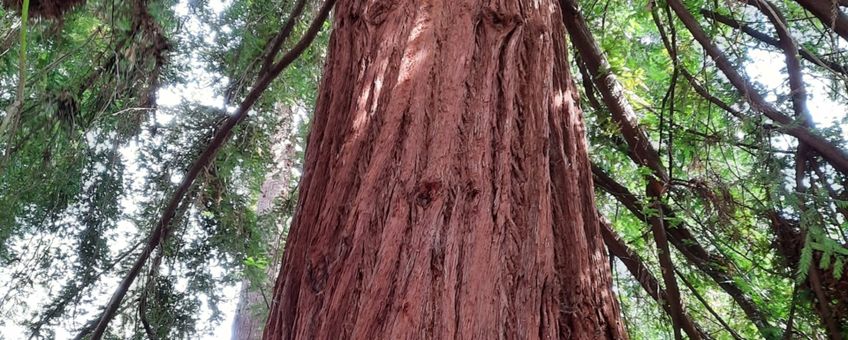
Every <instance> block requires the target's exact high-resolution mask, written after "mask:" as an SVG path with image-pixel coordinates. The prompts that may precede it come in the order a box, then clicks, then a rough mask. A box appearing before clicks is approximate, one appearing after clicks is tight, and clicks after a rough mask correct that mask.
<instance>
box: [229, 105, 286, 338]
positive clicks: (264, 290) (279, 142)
mask: <svg viewBox="0 0 848 340" xmlns="http://www.w3.org/2000/svg"><path fill="white" fill-rule="evenodd" d="M275 111H276V113H277V114H278V115H279V117H280V124H279V125H278V126H277V132H276V133H275V135H274V138H273V139H272V144H273V145H271V154H272V159H273V168H272V169H271V171H269V172H268V174H267V175H266V177H265V181H264V182H263V183H262V186H261V187H260V189H259V191H260V195H259V200H258V202H257V204H256V214H257V215H258V216H260V217H261V216H267V215H269V214H274V213H275V212H274V208H275V207H276V201H277V199H278V198H286V195H289V194H290V193H291V184H290V183H291V182H292V180H293V179H292V173H291V170H292V168H294V167H295V164H296V163H295V161H296V157H297V156H296V155H295V149H294V144H295V140H294V139H295V134H296V128H294V126H293V125H294V122H293V112H292V110H291V108H289V107H288V106H287V105H284V104H281V103H278V104H276V105H275ZM271 216H272V217H277V218H271V219H270V221H266V223H268V225H266V227H270V228H269V229H268V230H267V235H266V241H267V249H268V255H269V256H268V257H269V258H268V260H269V262H270V263H269V265H268V268H267V269H266V273H267V274H268V276H267V278H268V279H267V280H265V281H266V282H262V283H261V286H259V287H254V284H252V283H251V282H250V279H249V278H247V277H245V278H243V279H242V281H241V289H239V301H238V305H237V307H236V313H235V315H234V317H233V327H232V333H231V337H230V339H231V340H258V339H260V338H262V328H263V326H264V325H265V320H266V319H267V316H268V314H267V312H268V309H267V306H268V305H267V304H268V303H269V300H270V296H267V295H269V294H270V292H271V289H273V287H274V282H273V280H272V279H271V278H272V277H273V275H274V273H276V272H277V271H278V270H279V264H280V263H279V262H280V261H279V259H280V256H279V255H280V254H279V251H280V250H281V249H280V248H281V247H280V244H281V242H280V240H281V239H282V237H281V235H283V234H284V233H285V230H286V227H287V226H286V225H284V223H285V216H273V215H271ZM279 217H283V218H282V219H280V218H279Z"/></svg>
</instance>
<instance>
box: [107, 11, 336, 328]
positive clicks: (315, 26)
mask: <svg viewBox="0 0 848 340" xmlns="http://www.w3.org/2000/svg"><path fill="white" fill-rule="evenodd" d="M334 3H335V0H326V1H325V2H324V5H323V7H322V8H321V10H320V11H319V12H318V15H317V16H316V18H315V19H314V20H313V21H312V24H311V25H310V26H309V28H308V30H307V31H306V33H305V34H304V35H303V37H302V38H301V39H300V41H298V43H297V44H296V45H295V46H294V47H293V48H292V49H291V51H289V52H288V53H286V54H285V55H284V56H283V57H282V58H281V59H280V60H279V61H278V62H277V63H275V64H273V65H272V66H271V67H270V68H269V69H268V72H267V73H263V74H260V76H259V79H257V81H256V84H255V85H254V86H253V88H252V89H251V90H250V92H249V93H248V94H247V96H246V97H245V99H244V100H243V101H242V102H241V104H240V105H239V107H238V109H236V111H235V112H234V113H233V114H232V116H230V117H229V118H228V119H227V120H226V121H225V122H224V124H223V125H222V126H221V128H220V129H219V130H218V131H217V132H216V133H215V136H214V137H213V138H212V141H211V142H210V143H209V145H208V146H207V147H206V149H205V150H203V152H202V153H201V154H200V156H199V157H198V158H197V159H196V160H195V161H194V163H193V164H192V165H191V168H189V170H188V172H187V173H186V174H185V177H184V178H183V181H182V182H181V183H180V185H179V186H178V187H177V189H176V191H175V192H174V193H173V195H172V196H171V199H170V200H169V202H168V205H167V206H166V207H165V210H164V211H163V213H162V216H161V218H160V220H159V222H158V223H157V224H156V226H155V227H154V228H153V231H152V232H151V234H150V237H149V238H148V240H147V243H146V245H145V247H144V249H143V250H142V252H141V254H139V257H138V259H136V261H135V263H134V264H133V266H132V268H131V269H130V271H129V272H128V273H127V275H126V276H125V277H124V279H123V280H122V281H121V284H120V285H119V286H118V289H117V290H116V291H115V293H114V294H113V295H112V298H111V299H110V301H109V303H108V304H107V306H106V309H105V310H104V311H103V314H102V315H101V317H100V321H99V322H98V323H97V326H96V328H95V329H94V331H93V332H92V336H91V339H92V340H100V338H101V337H102V336H103V333H104V332H105V331H106V327H107V326H108V324H109V322H110V321H111V320H112V318H114V316H115V313H116V312H117V310H118V307H119V306H120V305H121V301H122V300H123V297H124V295H126V293H127V291H128V290H129V288H130V286H131V285H132V283H133V282H134V281H135V278H136V277H137V276H138V274H139V272H140V271H141V268H142V267H143V266H144V263H145V262H147V259H148V258H149V257H150V255H151V253H152V252H153V250H154V249H156V247H158V246H159V243H160V241H161V239H162V237H163V236H164V235H165V233H166V232H167V229H168V227H169V226H170V223H171V219H172V218H173V217H174V215H175V212H176V210H177V206H178V205H179V203H180V201H182V199H183V197H184V196H185V194H186V193H187V192H188V190H189V188H191V186H192V184H193V183H194V180H195V179H196V178H197V175H198V174H199V173H200V171H201V170H202V169H203V168H205V167H206V166H207V165H208V164H209V163H210V162H211V161H212V159H213V158H214V156H215V154H216V153H217V152H218V150H219V149H220V148H221V146H222V145H223V144H224V142H226V140H227V139H228V138H229V135H230V133H231V132H232V130H233V128H235V126H236V125H238V124H239V123H240V122H241V121H242V120H244V118H245V117H246V116H247V114H248V111H249V110H250V108H251V107H252V106H253V104H255V103H256V101H257V100H258V99H259V97H260V96H261V95H262V93H263V92H264V91H265V90H266V89H267V88H268V86H269V85H270V84H271V82H272V81H273V80H274V79H276V78H277V76H279V74H280V73H281V72H282V71H283V69H285V68H286V67H287V66H288V65H289V64H291V63H292V62H293V61H294V60H295V59H297V57H298V56H300V54H301V53H303V51H304V50H306V48H307V47H308V46H309V45H310V44H311V43H312V41H313V40H314V39H315V37H316V36H317V35H318V32H319V31H320V30H321V27H322V26H323V24H324V21H325V20H326V19H327V17H328V15H329V13H330V10H331V9H332V7H333V4H334ZM268 57H270V58H274V57H275V56H268Z"/></svg>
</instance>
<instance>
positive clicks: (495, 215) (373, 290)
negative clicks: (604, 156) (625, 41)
mask: <svg viewBox="0 0 848 340" xmlns="http://www.w3.org/2000/svg"><path fill="white" fill-rule="evenodd" d="M335 15H336V20H335V22H334V25H335V27H334V32H333V36H332V38H331V41H330V54H329V57H328V61H327V66H325V76H324V79H323V80H322V86H321V91H320V94H319V98H318V102H317V106H316V112H315V119H314V123H313V131H312V133H311V135H310V138H309V145H308V150H307V156H306V165H305V172H304V177H303V180H302V183H301V196H300V202H299V204H298V210H297V212H296V217H295V220H294V222H293V225H292V229H291V232H290V234H289V235H290V236H289V240H288V244H287V248H286V250H287V251H286V255H285V260H284V269H283V270H282V271H281V273H280V276H279V277H278V279H277V282H276V285H277V286H276V289H275V293H274V301H273V306H272V311H271V315H270V318H269V320H268V324H267V326H266V330H265V338H267V339H282V338H285V339H337V338H353V339H374V338H385V339H412V338H415V339H419V338H443V339H451V338H453V339H475V338H479V339H490V338H522V339H525V338H569V339H598V338H623V337H625V336H624V334H623V331H622V326H621V324H620V322H619V319H618V314H619V313H618V307H617V302H616V300H615V299H614V297H613V296H612V292H611V280H610V276H609V267H608V262H607V260H606V254H605V253H604V250H603V245H602V242H603V241H602V239H601V236H600V233H599V229H598V218H597V215H596V210H595V207H594V203H593V199H594V196H593V188H592V185H591V172H590V168H589V162H588V155H587V153H586V142H585V140H584V139H585V137H584V131H583V129H584V128H583V125H582V118H581V113H580V110H579V108H578V107H577V104H576V103H577V101H576V97H575V96H576V91H575V89H574V87H573V86H574V85H573V84H572V82H571V76H570V73H569V70H568V63H567V60H566V59H565V58H566V47H565V41H564V30H563V28H562V25H561V22H560V13H559V9H558V5H557V4H556V2H554V1H543V0H536V1H482V0H464V1H447V0H445V1H430V2H427V3H423V4H422V3H416V2H413V1H348V2H342V3H340V4H339V5H338V6H337V8H336V13H335Z"/></svg>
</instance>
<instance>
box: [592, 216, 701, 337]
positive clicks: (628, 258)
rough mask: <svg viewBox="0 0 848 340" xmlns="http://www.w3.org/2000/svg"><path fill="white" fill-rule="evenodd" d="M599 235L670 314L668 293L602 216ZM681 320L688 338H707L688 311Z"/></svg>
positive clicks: (631, 273) (647, 291)
mask: <svg viewBox="0 0 848 340" xmlns="http://www.w3.org/2000/svg"><path fill="white" fill-rule="evenodd" d="M601 235H602V236H603V237H604V243H605V244H606V245H607V249H609V252H610V254H611V255H612V256H615V257H617V258H618V259H619V260H621V262H622V263H624V266H625V267H627V271H629V272H630V275H633V278H635V279H636V281H637V282H639V284H640V285H641V286H642V289H644V290H645V292H646V293H648V295H650V296H651V297H652V298H653V299H654V301H656V302H657V303H658V304H659V305H660V306H661V307H662V308H663V310H665V312H666V313H667V314H669V315H671V313H673V311H672V310H671V308H670V307H669V305H668V294H667V293H666V291H665V290H664V289H662V288H661V287H660V284H659V282H658V281H657V278H656V277H654V275H653V274H651V270H650V269H648V266H646V265H645V263H644V262H643V261H642V259H641V258H640V257H639V255H638V254H636V252H634V251H633V250H632V249H630V247H629V246H628V245H627V243H626V242H624V240H622V239H621V238H619V237H618V235H616V233H615V231H614V230H612V227H611V226H610V225H609V222H607V221H606V220H605V219H603V218H602V219H601ZM681 321H682V322H681V325H682V326H683V331H685V332H686V334H687V335H689V337H690V338H692V339H698V338H709V336H707V335H706V334H705V333H704V331H703V330H702V329H701V327H699V326H698V325H697V324H696V323H695V322H694V321H692V317H691V316H689V314H688V313H686V312H684V313H683V318H682V320H681Z"/></svg>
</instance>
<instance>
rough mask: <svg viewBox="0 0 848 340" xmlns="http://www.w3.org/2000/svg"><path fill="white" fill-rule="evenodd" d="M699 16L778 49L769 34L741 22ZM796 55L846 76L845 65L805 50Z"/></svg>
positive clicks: (714, 14)
mask: <svg viewBox="0 0 848 340" xmlns="http://www.w3.org/2000/svg"><path fill="white" fill-rule="evenodd" d="M843 1H848V0H843ZM701 15H703V16H704V17H706V18H708V19H712V20H715V21H716V22H719V23H722V24H724V25H726V26H728V27H733V28H735V29H738V30H739V31H741V32H743V33H745V34H747V35H749V36H751V37H752V38H754V39H757V40H759V41H761V42H763V43H766V44H768V45H771V46H774V47H778V48H779V47H780V41H778V40H777V39H775V38H773V37H772V36H770V35H769V34H767V33H764V32H760V31H758V30H756V29H754V28H752V27H751V26H748V25H746V24H744V23H742V22H740V21H738V20H736V19H733V18H731V17H729V16H726V15H722V14H719V13H717V12H713V11H710V10H708V9H701ZM798 54H799V55H801V58H804V60H807V61H809V62H811V63H813V64H816V65H819V66H821V67H824V68H827V69H829V70H831V71H834V72H838V73H841V74H843V75H848V67H846V66H845V65H842V64H840V63H837V62H835V61H832V60H827V59H823V58H820V57H818V56H816V55H815V54H813V53H812V52H810V51H807V50H806V49H803V48H799V49H798Z"/></svg>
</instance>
